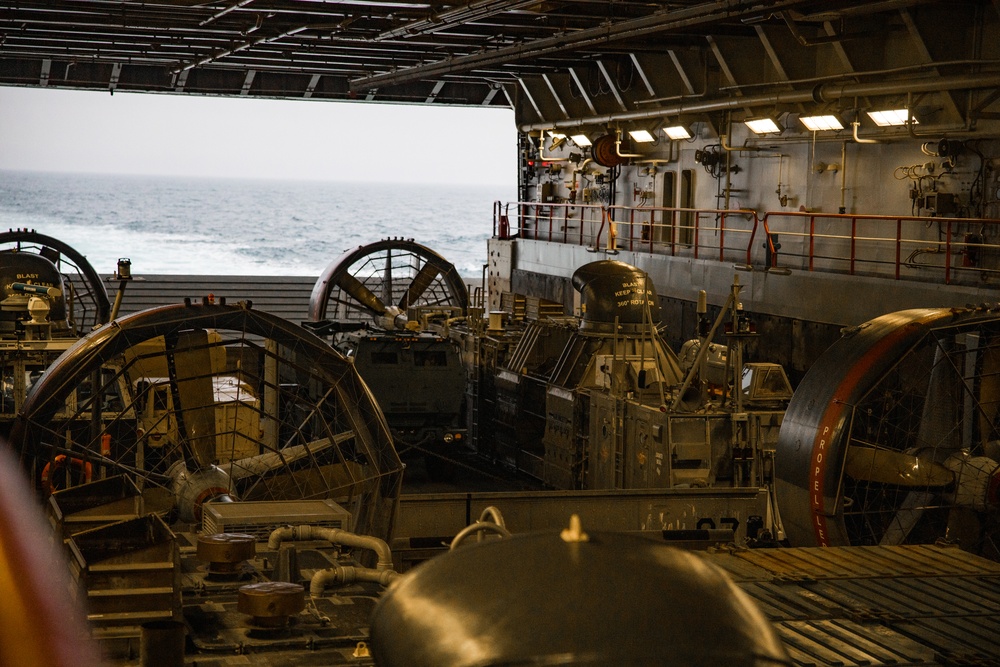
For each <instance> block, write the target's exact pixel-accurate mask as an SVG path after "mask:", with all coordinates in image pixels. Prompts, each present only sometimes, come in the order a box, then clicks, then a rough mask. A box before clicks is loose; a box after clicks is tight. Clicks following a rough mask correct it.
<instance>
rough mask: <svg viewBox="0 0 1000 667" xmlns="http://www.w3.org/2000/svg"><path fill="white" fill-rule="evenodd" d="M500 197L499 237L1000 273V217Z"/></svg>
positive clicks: (813, 264) (741, 258) (754, 260)
mask: <svg viewBox="0 0 1000 667" xmlns="http://www.w3.org/2000/svg"><path fill="white" fill-rule="evenodd" d="M511 206H512V204H511V203H507V204H501V203H500V202H496V203H495V204H494V211H493V212H494V215H493V235H494V237H497V238H512V237H520V238H526V239H533V240H539V241H549V242H555V243H568V244H573V245H581V246H586V247H588V248H591V249H593V250H604V251H610V252H614V251H618V250H629V251H636V252H648V253H651V254H657V255H670V256H683V257H692V258H694V259H709V260H717V261H720V262H729V261H732V262H736V263H745V264H746V265H747V266H756V267H759V268H762V269H769V270H789V269H795V270H805V271H821V272H830V273H847V274H850V275H870V276H881V277H890V278H894V279H896V280H920V281H924V282H941V283H945V284H951V283H953V282H962V283H969V282H980V281H983V280H986V279H987V278H992V277H996V278H1000V244H997V243H993V242H990V241H988V239H1000V220H998V219H993V218H937V217H921V216H886V215H850V214H834V213H808V212H797V211H796V212H786V211H771V212H766V213H764V214H763V215H760V214H759V213H758V212H756V211H754V210H749V209H739V210H723V209H691V208H665V207H646V206H644V207H628V206H603V205H601V204H568V203H540V202H516V203H515V204H513V206H516V209H515V217H512V216H511V215H510V213H509V212H510V208H511Z"/></svg>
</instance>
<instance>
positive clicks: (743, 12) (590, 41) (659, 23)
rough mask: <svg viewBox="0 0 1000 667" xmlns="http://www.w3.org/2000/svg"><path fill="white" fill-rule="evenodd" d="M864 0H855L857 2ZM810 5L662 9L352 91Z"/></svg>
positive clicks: (368, 81) (776, 2)
mask: <svg viewBox="0 0 1000 667" xmlns="http://www.w3.org/2000/svg"><path fill="white" fill-rule="evenodd" d="M859 1H860V0H853V2H852V3H847V4H853V3H856V2H859ZM803 4H807V0H772V1H770V2H764V1H757V2H753V1H741V0H726V1H720V2H702V3H701V4H699V5H696V6H693V7H687V8H684V9H672V10H664V11H658V12H655V13H653V14H650V15H649V16H644V17H642V18H638V19H632V20H628V21H621V22H619V23H613V24H610V25H599V26H595V27H593V28H587V29H584V30H578V31H576V32H572V33H567V34H560V35H555V36H553V37H549V38H545V39H539V40H535V41H533V42H528V43H526V44H517V45H514V46H511V47H506V48H501V49H496V50H495V51H487V52H484V53H473V54H469V55H465V56H456V57H453V58H448V59H446V60H439V61H437V62H433V63H429V64H426V65H418V66H415V67H408V68H405V69H403V70H399V71H396V72H388V73H385V74H376V75H372V76H368V77H364V78H361V79H356V80H354V81H352V82H351V90H353V91H363V90H366V89H368V88H370V87H372V86H387V85H388V86H391V85H396V84H400V83H406V82H409V81H416V80H419V79H426V78H434V77H438V76H443V75H445V74H452V73H455V72H467V71H470V70H473V69H476V68H477V67H480V66H484V65H495V64H508V63H512V62H516V61H519V60H524V59H526V58H538V57H540V56H544V55H548V54H552V53H559V52H562V51H567V50H570V49H582V48H587V47H601V46H606V45H607V44H609V43H611V42H614V41H617V40H620V39H626V38H630V39H634V38H637V37H644V36H647V35H652V34H656V33H661V32H665V31H669V30H678V29H681V28H692V27H697V26H705V25H709V24H711V23H715V22H719V21H722V20H736V21H738V20H739V19H740V18H743V17H751V16H757V15H769V14H771V13H774V12H776V11H780V10H782V9H791V8H794V7H797V6H799V5H803Z"/></svg>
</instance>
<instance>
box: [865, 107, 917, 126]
mask: <svg viewBox="0 0 1000 667" xmlns="http://www.w3.org/2000/svg"><path fill="white" fill-rule="evenodd" d="M868 117H869V118H871V119H872V120H873V121H874V122H875V124H876V125H878V126H879V127H894V126H896V125H906V123H907V122H908V121H913V124H914V125H916V123H917V119H916V118H910V112H909V109H886V110H884V111H869V112H868Z"/></svg>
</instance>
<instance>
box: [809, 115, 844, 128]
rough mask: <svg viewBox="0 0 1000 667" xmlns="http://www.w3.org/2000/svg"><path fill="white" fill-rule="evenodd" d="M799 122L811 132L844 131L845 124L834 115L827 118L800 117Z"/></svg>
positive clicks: (826, 116)
mask: <svg viewBox="0 0 1000 667" xmlns="http://www.w3.org/2000/svg"><path fill="white" fill-rule="evenodd" d="M799 121H801V123H802V124H803V125H805V126H806V129H807V130H809V131H810V132H820V131H822V130H843V129H844V124H843V123H841V122H840V119H839V118H837V117H836V116H833V115H829V114H828V115H825V116H800V117H799Z"/></svg>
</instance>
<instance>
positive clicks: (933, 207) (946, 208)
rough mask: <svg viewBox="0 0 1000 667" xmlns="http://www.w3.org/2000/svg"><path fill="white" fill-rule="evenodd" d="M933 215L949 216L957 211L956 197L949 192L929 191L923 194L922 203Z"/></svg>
mask: <svg viewBox="0 0 1000 667" xmlns="http://www.w3.org/2000/svg"><path fill="white" fill-rule="evenodd" d="M921 208H925V209H927V210H929V211H933V212H934V214H935V215H943V216H949V215H954V214H955V213H957V212H958V197H957V196H956V195H955V194H954V193H951V192H929V193H927V194H926V195H924V205H923V206H922V207H921Z"/></svg>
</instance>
